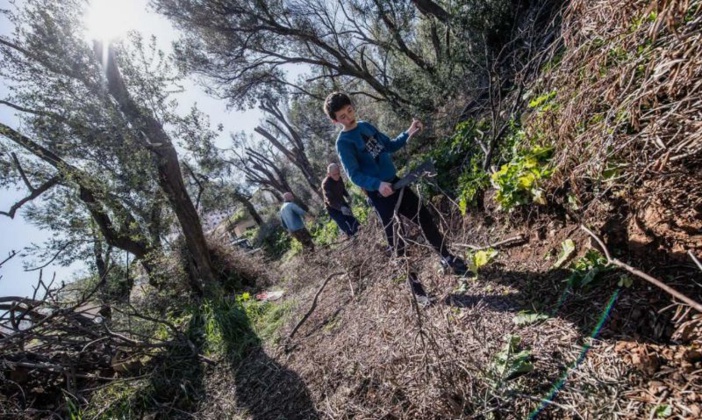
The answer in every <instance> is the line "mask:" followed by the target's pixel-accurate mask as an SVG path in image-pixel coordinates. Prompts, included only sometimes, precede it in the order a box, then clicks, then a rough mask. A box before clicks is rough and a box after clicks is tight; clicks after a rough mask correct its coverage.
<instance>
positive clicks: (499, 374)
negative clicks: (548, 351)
mask: <svg viewBox="0 0 702 420" xmlns="http://www.w3.org/2000/svg"><path fill="white" fill-rule="evenodd" d="M506 341H507V342H506V343H505V346H504V347H503V348H502V350H501V351H500V352H498V353H497V354H496V355H495V358H494V359H493V362H492V365H491V371H492V373H493V375H494V379H495V382H496V383H501V382H503V381H508V380H510V379H514V378H516V377H517V376H520V375H523V374H525V373H529V372H531V371H532V370H534V364H533V363H531V350H529V349H524V350H521V351H519V344H520V343H521V341H522V339H521V337H519V336H518V335H509V336H507V339H506Z"/></svg>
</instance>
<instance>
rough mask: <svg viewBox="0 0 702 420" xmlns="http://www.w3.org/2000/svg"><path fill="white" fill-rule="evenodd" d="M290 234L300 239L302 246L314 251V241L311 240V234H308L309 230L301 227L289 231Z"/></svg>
mask: <svg viewBox="0 0 702 420" xmlns="http://www.w3.org/2000/svg"><path fill="white" fill-rule="evenodd" d="M290 235H291V236H292V237H293V238H295V239H297V240H298V241H300V243H301V244H302V247H303V248H304V249H307V250H310V251H314V242H312V235H310V231H309V230H307V228H304V227H303V228H302V229H299V230H296V231H293V232H290Z"/></svg>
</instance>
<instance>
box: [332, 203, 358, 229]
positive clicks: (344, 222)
mask: <svg viewBox="0 0 702 420" xmlns="http://www.w3.org/2000/svg"><path fill="white" fill-rule="evenodd" d="M327 211H328V212H329V217H331V218H332V220H334V221H335V222H336V224H337V225H338V226H339V228H340V229H341V230H343V231H344V233H345V234H347V235H348V236H353V235H355V234H356V232H358V220H356V218H355V217H353V216H347V215H345V214H344V213H342V212H341V211H340V210H337V209H333V208H330V207H327Z"/></svg>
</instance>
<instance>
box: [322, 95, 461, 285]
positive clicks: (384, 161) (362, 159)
mask: <svg viewBox="0 0 702 420" xmlns="http://www.w3.org/2000/svg"><path fill="white" fill-rule="evenodd" d="M324 112H325V113H326V114H327V116H328V117H329V118H331V120H332V121H334V122H335V123H339V124H341V125H342V127H343V128H342V130H341V132H340V133H339V136H338V137H337V139H336V151H337V153H338V155H339V159H340V160H341V164H342V165H343V167H344V169H345V170H346V173H347V174H348V175H349V178H350V179H351V181H352V182H353V183H354V184H356V185H358V186H359V187H361V188H363V190H364V191H365V192H366V194H367V195H368V198H369V200H370V202H371V203H372V205H373V207H374V208H375V210H376V212H377V213H378V216H380V220H381V221H382V223H383V228H384V229H385V235H386V236H387V239H388V243H389V244H390V246H391V247H393V249H394V251H395V254H396V255H397V256H403V255H404V254H405V246H406V244H405V241H404V240H403V239H402V238H401V237H400V238H395V229H394V223H395V221H394V220H395V218H394V213H395V210H397V213H398V214H401V215H403V216H405V217H407V218H408V219H410V220H411V221H412V222H414V223H419V226H420V227H421V228H422V232H423V233H424V236H425V237H426V239H427V241H428V242H429V243H430V244H431V246H432V247H433V248H434V249H435V250H436V252H438V253H439V255H440V256H441V264H442V265H443V266H444V267H446V268H450V269H451V270H452V271H453V272H454V273H455V274H465V273H466V272H467V268H466V264H465V262H464V261H463V260H462V259H460V258H458V257H456V256H454V255H452V254H451V253H450V252H449V250H448V249H447V247H446V244H445V241H444V237H443V235H441V233H440V232H439V229H438V228H437V226H436V224H435V223H434V221H433V220H432V218H431V214H430V213H429V210H427V208H426V207H425V206H424V205H423V204H422V203H421V201H420V200H419V197H417V195H416V194H415V193H414V192H413V191H412V189H411V188H403V189H402V190H401V191H402V194H400V192H401V191H400V190H398V191H394V190H393V188H392V184H393V183H394V182H395V181H397V180H398V179H399V178H398V177H397V170H396V169H395V165H394V164H393V162H392V158H391V154H392V153H395V152H396V151H398V150H400V149H401V148H402V147H403V146H404V145H405V144H406V143H407V141H408V140H409V139H410V138H411V137H412V136H413V135H415V134H416V133H417V132H418V131H420V130H421V129H422V123H421V122H420V121H418V120H416V119H413V120H412V124H411V125H410V127H409V128H408V129H407V130H406V131H405V132H403V133H401V134H400V135H399V136H397V137H396V138H395V139H394V140H391V139H390V138H389V137H388V136H386V135H385V134H383V133H381V132H380V131H379V130H378V129H377V128H375V127H374V126H373V125H371V124H369V123H367V122H365V121H358V120H357V119H356V110H355V109H354V106H353V103H352V102H351V98H349V96H348V95H346V94H345V93H341V92H333V93H331V94H330V95H329V96H327V98H326V100H325V102H324ZM400 197H402V199H401V201H400V203H399V204H398V200H399V199H400ZM410 283H411V285H412V289H413V291H414V292H415V293H416V294H418V295H422V296H424V295H425V293H424V291H423V289H422V287H421V284H419V283H418V282H413V281H410ZM415 283H416V284H415Z"/></svg>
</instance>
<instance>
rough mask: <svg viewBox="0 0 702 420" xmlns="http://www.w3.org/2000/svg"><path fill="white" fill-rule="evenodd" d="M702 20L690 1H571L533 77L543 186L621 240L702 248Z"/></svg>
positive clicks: (674, 252) (668, 248)
mask: <svg viewBox="0 0 702 420" xmlns="http://www.w3.org/2000/svg"><path fill="white" fill-rule="evenodd" d="M701 29H702V2H700V1H696V0H660V1H640V0H596V1H585V0H575V1H573V2H571V3H570V5H569V6H568V7H567V8H566V9H565V11H564V15H563V21H562V28H561V37H560V39H559V41H557V42H555V43H554V44H553V48H552V49H551V50H550V51H549V52H548V53H549V54H552V60H551V64H550V65H549V68H546V69H544V71H543V72H542V73H541V74H540V75H539V78H538V79H537V80H536V83H535V89H534V90H535V91H537V92H539V95H542V96H541V97H542V98H548V100H547V101H546V102H549V103H548V104H547V106H541V107H537V109H535V110H534V111H533V113H532V115H531V117H530V118H529V122H528V127H527V132H528V137H529V138H530V139H532V140H533V142H534V143H540V144H541V145H547V146H554V147H555V148H556V153H555V156H554V158H553V165H554V167H555V169H556V172H555V173H554V176H553V177H552V179H551V181H550V184H549V186H548V187H549V189H550V192H552V193H555V195H556V196H557V197H562V198H563V199H564V201H566V200H565V196H566V195H567V194H569V195H571V196H572V198H571V202H570V203H564V206H565V207H567V208H569V209H570V210H571V212H572V214H575V215H576V217H579V218H580V217H581V218H582V220H584V221H586V222H588V223H592V224H597V225H598V226H600V227H601V226H603V225H605V224H606V222H607V221H610V222H611V221H612V220H615V221H616V225H617V228H616V229H615V228H613V227H612V226H609V227H605V228H603V232H602V233H603V234H605V235H607V236H608V237H609V238H610V239H612V240H613V241H615V240H617V241H618V243H617V245H622V246H629V247H631V248H634V247H637V246H638V247H640V248H645V249H646V250H648V251H657V250H661V251H663V253H664V254H667V256H669V257H670V256H677V257H683V258H684V254H685V252H686V251H687V250H693V251H696V252H698V253H699V252H700V250H702V235H701V234H700V232H702V177H701V176H700V173H702V31H701ZM603 214H605V215H607V217H602V215H603ZM607 230H609V231H607ZM605 231H607V232H605ZM634 245H635V246H634Z"/></svg>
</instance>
